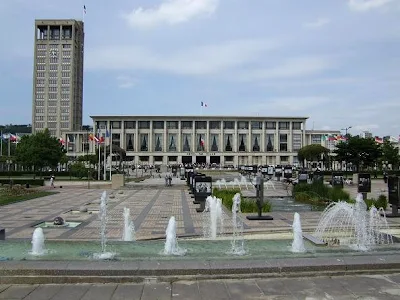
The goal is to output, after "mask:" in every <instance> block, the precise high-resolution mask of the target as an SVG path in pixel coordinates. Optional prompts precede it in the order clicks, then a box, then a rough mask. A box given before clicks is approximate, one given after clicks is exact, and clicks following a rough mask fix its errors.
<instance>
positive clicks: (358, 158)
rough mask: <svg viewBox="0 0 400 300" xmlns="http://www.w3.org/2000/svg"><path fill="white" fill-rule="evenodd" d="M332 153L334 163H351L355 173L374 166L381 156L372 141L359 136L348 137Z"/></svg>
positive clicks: (376, 145) (379, 150) (377, 146)
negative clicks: (333, 154)
mask: <svg viewBox="0 0 400 300" xmlns="http://www.w3.org/2000/svg"><path fill="white" fill-rule="evenodd" d="M333 152H334V153H335V154H336V156H335V160H336V161H339V162H343V161H344V162H346V164H347V163H351V164H352V165H354V166H355V167H356V172H359V171H360V170H361V169H364V168H368V167H372V166H374V165H375V164H376V163H377V161H378V159H379V157H381V155H382V151H381V148H380V146H379V145H378V144H377V143H376V142H375V140H374V139H372V138H368V139H365V138H361V137H359V136H349V137H348V139H347V141H345V142H340V143H338V144H337V145H336V149H335V150H334V151H333Z"/></svg>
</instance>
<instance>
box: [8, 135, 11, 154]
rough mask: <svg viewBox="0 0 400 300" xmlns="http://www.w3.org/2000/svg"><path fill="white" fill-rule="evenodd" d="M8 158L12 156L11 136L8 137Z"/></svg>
mask: <svg viewBox="0 0 400 300" xmlns="http://www.w3.org/2000/svg"><path fill="white" fill-rule="evenodd" d="M8 156H11V135H10V136H9V137H8Z"/></svg>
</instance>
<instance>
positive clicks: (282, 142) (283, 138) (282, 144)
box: [279, 134, 288, 152]
mask: <svg viewBox="0 0 400 300" xmlns="http://www.w3.org/2000/svg"><path fill="white" fill-rule="evenodd" d="M287 136H288V135H287V134H280V135H279V151H281V152H286V151H288V146H287V141H288V139H287Z"/></svg>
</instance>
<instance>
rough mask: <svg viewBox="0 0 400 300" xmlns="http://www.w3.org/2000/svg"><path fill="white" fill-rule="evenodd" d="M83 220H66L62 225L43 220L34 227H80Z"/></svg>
mask: <svg viewBox="0 0 400 300" xmlns="http://www.w3.org/2000/svg"><path fill="white" fill-rule="evenodd" d="M80 224H82V222H65V223H64V224H62V225H54V223H53V222H41V223H39V224H36V225H35V226H33V227H34V228H75V227H78V226H79V225H80Z"/></svg>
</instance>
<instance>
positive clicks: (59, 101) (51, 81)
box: [32, 20, 84, 137]
mask: <svg viewBox="0 0 400 300" xmlns="http://www.w3.org/2000/svg"><path fill="white" fill-rule="evenodd" d="M83 53H84V24H83V22H82V21H76V20H35V47H34V65H33V97H32V98H33V99H32V100H33V101H32V133H36V132H38V131H41V130H44V129H45V128H48V129H49V131H50V134H51V135H52V136H54V137H61V134H62V132H63V131H73V130H80V129H81V126H82V109H83V107H82V106H83V105H82V104H83V100H82V98H83Z"/></svg>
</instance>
